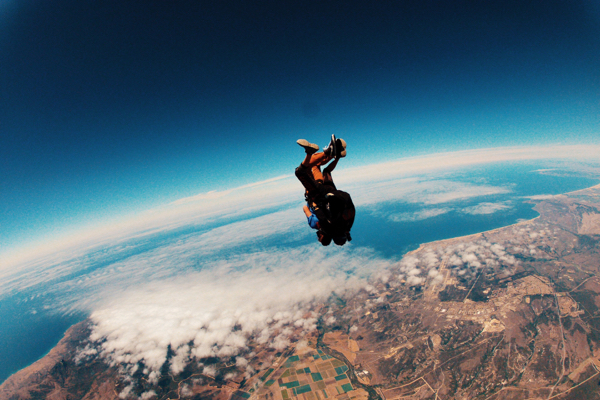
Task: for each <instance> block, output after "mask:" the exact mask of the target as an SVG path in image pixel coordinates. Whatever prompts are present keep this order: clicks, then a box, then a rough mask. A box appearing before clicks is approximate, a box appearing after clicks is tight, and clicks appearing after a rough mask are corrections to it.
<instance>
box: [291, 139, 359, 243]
mask: <svg viewBox="0 0 600 400" xmlns="http://www.w3.org/2000/svg"><path fill="white" fill-rule="evenodd" d="M297 143H298V144H299V145H300V146H302V147H303V148H304V150H305V151H306V157H305V158H304V161H302V163H301V164H300V166H299V167H298V168H296V177H297V178H298V180H300V182H301V183H302V185H303V186H304V188H305V189H306V191H305V198H306V205H305V206H304V207H303V210H304V214H305V215H306V217H307V219H308V224H309V226H310V227H311V228H313V229H316V230H317V238H318V240H319V242H320V243H321V244H322V245H323V246H328V245H329V244H330V243H331V241H332V240H333V242H334V243H335V244H337V245H338V246H343V245H344V244H345V243H346V242H347V241H350V240H352V237H351V236H350V229H351V228H352V224H353V223H354V215H355V209H354V204H353V203H352V199H351V197H350V195H349V194H348V193H346V192H343V191H341V190H337V188H336V186H335V184H334V183H333V178H332V176H331V172H332V171H333V170H334V168H335V167H336V166H337V163H338V161H339V159H340V158H342V157H345V156H346V142H345V141H344V140H343V139H336V138H335V136H334V135H331V141H330V143H329V145H328V146H327V147H326V148H325V149H324V150H323V152H320V153H317V151H318V150H319V146H317V145H316V144H314V143H309V142H308V141H307V140H304V139H300V140H298V141H297ZM332 160H333V161H332ZM330 161H331V163H330V164H329V165H328V166H327V167H325V169H324V170H323V172H321V167H322V166H323V165H325V164H327V163H329V162H330Z"/></svg>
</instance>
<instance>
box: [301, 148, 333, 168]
mask: <svg viewBox="0 0 600 400" xmlns="http://www.w3.org/2000/svg"><path fill="white" fill-rule="evenodd" d="M330 160H331V156H328V155H326V154H325V153H323V152H321V153H315V154H307V155H306V158H305V159H304V161H302V165H303V166H305V167H309V168H312V167H315V166H321V165H325V164H327V163H328V162H329V161H330Z"/></svg>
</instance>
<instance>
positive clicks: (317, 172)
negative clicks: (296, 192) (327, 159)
mask: <svg viewBox="0 0 600 400" xmlns="http://www.w3.org/2000/svg"><path fill="white" fill-rule="evenodd" d="M311 173H312V176H313V179H314V180H315V181H317V182H318V181H321V182H323V180H324V179H323V174H322V173H321V167H320V166H318V165H315V166H314V167H312V169H311Z"/></svg>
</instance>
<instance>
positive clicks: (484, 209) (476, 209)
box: [461, 201, 512, 215]
mask: <svg viewBox="0 0 600 400" xmlns="http://www.w3.org/2000/svg"><path fill="white" fill-rule="evenodd" d="M510 208H512V202H510V201H504V202H500V203H487V202H484V203H479V204H477V205H474V206H470V207H465V208H463V209H462V210H461V211H462V212H463V213H465V214H471V215H483V214H494V213H496V212H498V211H502V210H507V209H510Z"/></svg>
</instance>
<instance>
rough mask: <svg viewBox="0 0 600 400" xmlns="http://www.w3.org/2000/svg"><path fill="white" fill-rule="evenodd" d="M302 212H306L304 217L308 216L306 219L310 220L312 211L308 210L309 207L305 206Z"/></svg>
mask: <svg viewBox="0 0 600 400" xmlns="http://www.w3.org/2000/svg"><path fill="white" fill-rule="evenodd" d="M302 210H303V211H304V215H306V218H310V216H311V215H312V213H311V212H310V209H309V208H308V206H306V205H305V206H304V207H302Z"/></svg>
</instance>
